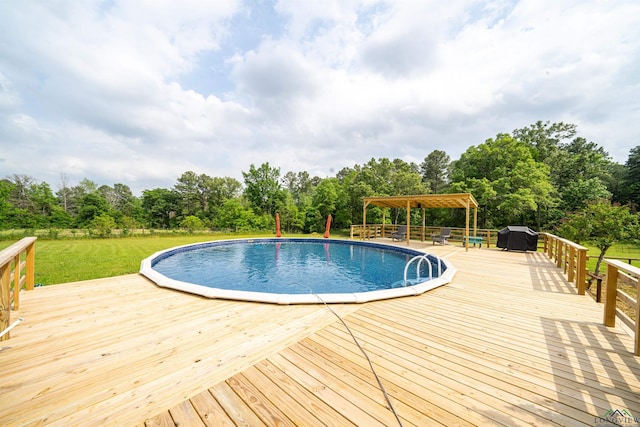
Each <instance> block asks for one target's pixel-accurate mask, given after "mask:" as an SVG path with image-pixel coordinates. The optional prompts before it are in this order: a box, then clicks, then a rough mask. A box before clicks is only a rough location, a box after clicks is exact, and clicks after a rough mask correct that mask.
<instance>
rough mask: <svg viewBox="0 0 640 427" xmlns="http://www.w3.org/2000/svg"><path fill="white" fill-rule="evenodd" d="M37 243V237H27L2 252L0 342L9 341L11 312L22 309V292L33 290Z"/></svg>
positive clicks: (0, 267) (0, 272)
mask: <svg viewBox="0 0 640 427" xmlns="http://www.w3.org/2000/svg"><path fill="white" fill-rule="evenodd" d="M35 242H36V237H25V238H23V239H22V240H20V241H19V242H16V243H14V244H13V245H11V246H9V247H8V248H6V249H4V250H3V251H2V252H0V333H3V332H4V334H3V335H2V336H0V341H5V340H7V339H9V332H8V331H7V329H8V328H9V327H10V325H11V310H12V309H13V310H17V309H18V308H20V290H21V289H22V288H23V287H26V289H28V290H31V289H33V286H34V279H35ZM12 305H13V306H12ZM5 331H6V332H5Z"/></svg>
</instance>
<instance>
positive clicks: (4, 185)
mask: <svg viewBox="0 0 640 427" xmlns="http://www.w3.org/2000/svg"><path fill="white" fill-rule="evenodd" d="M12 189H13V184H12V183H11V182H10V181H9V180H7V179H3V180H0V228H11V227H12V226H13V224H11V223H10V221H9V218H11V217H13V216H14V211H15V207H14V206H13V204H12V203H11V202H10V201H9V195H10V194H11V190H12Z"/></svg>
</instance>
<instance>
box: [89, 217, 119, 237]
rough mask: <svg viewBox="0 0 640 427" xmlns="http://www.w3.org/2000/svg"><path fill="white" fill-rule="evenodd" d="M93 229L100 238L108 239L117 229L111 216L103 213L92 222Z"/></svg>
mask: <svg viewBox="0 0 640 427" xmlns="http://www.w3.org/2000/svg"><path fill="white" fill-rule="evenodd" d="M91 227H92V228H93V229H95V230H96V232H97V234H98V236H99V237H107V236H109V235H110V234H111V231H112V230H113V229H114V228H116V222H115V221H114V219H113V217H111V216H110V215H107V214H106V213H102V214H100V215H97V216H96V217H94V218H93V219H92V220H91Z"/></svg>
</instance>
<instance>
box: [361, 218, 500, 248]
mask: <svg viewBox="0 0 640 427" xmlns="http://www.w3.org/2000/svg"><path fill="white" fill-rule="evenodd" d="M441 228H442V227H434V226H426V227H423V226H421V225H412V226H410V227H408V228H407V232H408V233H409V236H410V238H411V239H412V240H419V241H421V242H424V241H427V240H429V239H431V237H430V236H431V234H434V233H435V234H437V233H439V232H440V229H441ZM450 228H451V237H450V238H449V240H452V241H459V242H462V241H463V239H464V235H465V231H466V230H465V229H464V228H456V227H450ZM397 229H398V226H397V225H394V224H384V225H383V224H367V225H366V226H363V225H362V224H354V225H352V226H351V233H350V236H351V239H352V240H353V238H354V237H355V238H356V239H360V240H364V239H371V238H376V237H389V238H390V237H391V235H392V234H393V233H394V232H395V231H396V230H397ZM471 234H473V231H472V232H471ZM475 236H477V237H482V240H483V241H482V243H483V244H486V247H487V248H489V247H491V244H493V245H494V246H495V244H496V239H497V236H498V230H492V229H486V228H478V229H476V234H475ZM429 241H430V240H429Z"/></svg>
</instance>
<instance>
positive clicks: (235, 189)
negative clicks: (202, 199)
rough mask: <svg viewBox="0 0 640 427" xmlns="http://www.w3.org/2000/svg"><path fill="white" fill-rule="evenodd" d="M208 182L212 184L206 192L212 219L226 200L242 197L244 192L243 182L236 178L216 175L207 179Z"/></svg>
mask: <svg viewBox="0 0 640 427" xmlns="http://www.w3.org/2000/svg"><path fill="white" fill-rule="evenodd" d="M207 184H208V185H210V187H209V189H208V191H207V193H206V194H207V199H206V200H207V211H208V212H209V216H210V218H212V219H213V218H215V216H216V215H217V214H218V212H219V210H220V208H221V207H222V205H223V203H224V202H226V201H227V200H229V199H233V198H237V197H240V195H241V194H242V184H241V183H240V181H238V180H237V179H235V178H230V177H224V178H220V177H214V178H211V180H210V181H208V180H207ZM204 194H205V193H204V192H203V195H204Z"/></svg>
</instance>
